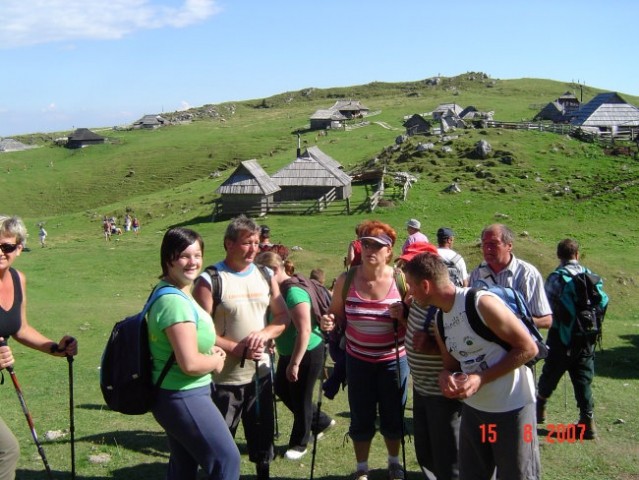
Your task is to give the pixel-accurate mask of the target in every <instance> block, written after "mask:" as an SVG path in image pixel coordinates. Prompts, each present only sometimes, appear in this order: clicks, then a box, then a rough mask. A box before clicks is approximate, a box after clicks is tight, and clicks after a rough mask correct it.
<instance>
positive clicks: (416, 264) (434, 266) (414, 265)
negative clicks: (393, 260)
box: [403, 252, 450, 286]
mask: <svg viewBox="0 0 639 480" xmlns="http://www.w3.org/2000/svg"><path fill="white" fill-rule="evenodd" d="M403 269H404V273H406V275H410V276H411V277H413V278H414V279H415V280H430V281H432V282H433V283H435V285H437V286H444V285H446V284H447V283H449V282H450V277H449V275H448V267H447V266H446V264H445V263H444V261H443V260H442V257H440V256H439V255H435V254H434V253H429V252H426V253H420V254H419V255H415V256H414V257H413V258H412V259H411V261H410V262H408V263H406V265H404V268H403Z"/></svg>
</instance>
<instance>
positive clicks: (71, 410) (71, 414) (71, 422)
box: [67, 339, 75, 480]
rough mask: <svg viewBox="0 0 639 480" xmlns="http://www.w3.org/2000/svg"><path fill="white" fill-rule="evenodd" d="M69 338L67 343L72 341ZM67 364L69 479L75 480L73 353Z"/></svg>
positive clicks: (68, 357)
mask: <svg viewBox="0 0 639 480" xmlns="http://www.w3.org/2000/svg"><path fill="white" fill-rule="evenodd" d="M72 341H73V339H70V340H69V341H68V342H67V344H68V343H70V342H72ZM67 363H68V364H69V432H70V433H71V480H75V418H74V403H73V355H67Z"/></svg>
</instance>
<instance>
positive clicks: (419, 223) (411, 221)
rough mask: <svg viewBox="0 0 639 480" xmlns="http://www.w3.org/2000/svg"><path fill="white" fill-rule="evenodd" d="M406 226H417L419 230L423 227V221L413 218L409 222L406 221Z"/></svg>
mask: <svg viewBox="0 0 639 480" xmlns="http://www.w3.org/2000/svg"><path fill="white" fill-rule="evenodd" d="M406 226H407V227H411V228H415V229H416V230H419V229H420V228H422V224H421V222H420V221H419V220H417V219H416V218H411V219H410V220H409V221H408V222H406Z"/></svg>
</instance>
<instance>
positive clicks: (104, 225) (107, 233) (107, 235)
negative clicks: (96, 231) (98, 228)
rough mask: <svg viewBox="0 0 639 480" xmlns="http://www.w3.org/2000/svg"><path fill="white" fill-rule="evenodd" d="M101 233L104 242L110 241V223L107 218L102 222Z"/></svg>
mask: <svg viewBox="0 0 639 480" xmlns="http://www.w3.org/2000/svg"><path fill="white" fill-rule="evenodd" d="M102 231H103V232H104V239H105V240H106V241H110V240H111V222H110V221H109V219H108V218H107V217H104V220H102Z"/></svg>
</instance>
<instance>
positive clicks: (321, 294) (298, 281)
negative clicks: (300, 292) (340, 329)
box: [280, 273, 331, 322]
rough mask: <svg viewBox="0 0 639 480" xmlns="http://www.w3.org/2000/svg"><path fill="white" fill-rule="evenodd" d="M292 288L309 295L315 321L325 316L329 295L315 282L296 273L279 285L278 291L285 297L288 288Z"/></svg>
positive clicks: (329, 303)
mask: <svg viewBox="0 0 639 480" xmlns="http://www.w3.org/2000/svg"><path fill="white" fill-rule="evenodd" d="M293 286H295V287H300V288H302V289H304V290H305V291H306V293H308V294H309V296H310V297H311V310H312V312H313V316H314V317H315V320H316V321H317V322H319V321H320V320H321V318H322V315H325V314H327V313H328V309H329V307H330V306H331V293H330V292H329V291H328V289H327V288H326V287H325V286H324V285H322V284H321V283H320V282H318V281H317V280H315V279H309V278H306V277H304V276H302V275H299V274H297V273H296V274H294V275H291V277H290V278H288V279H287V280H284V281H283V282H282V283H281V285H280V290H281V291H282V295H283V296H285V297H286V293H287V292H288V290H289V288H291V287H293Z"/></svg>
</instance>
